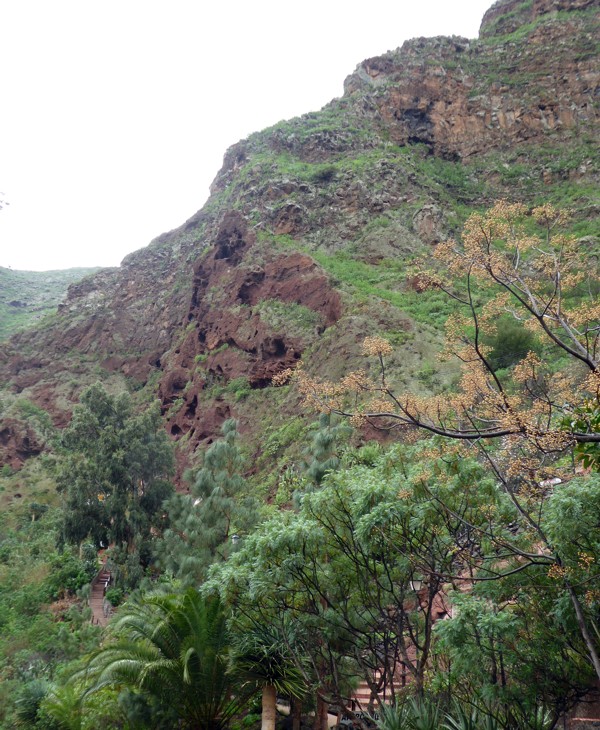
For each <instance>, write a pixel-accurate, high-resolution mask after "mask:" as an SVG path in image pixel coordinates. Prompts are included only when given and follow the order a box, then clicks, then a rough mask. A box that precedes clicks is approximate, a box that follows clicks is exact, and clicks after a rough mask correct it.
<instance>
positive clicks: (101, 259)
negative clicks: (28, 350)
mask: <svg viewBox="0 0 600 730" xmlns="http://www.w3.org/2000/svg"><path fill="white" fill-rule="evenodd" d="M491 4H492V0H420V2H414V0H372V1H371V2H355V1H354V0H302V2H282V1H281V0H279V2H277V1H275V0H254V1H253V2H250V1H244V0H220V2H217V1H216V0H215V1H214V2H211V3H207V2H202V1H201V0H160V1H158V0H103V2H97V1H96V2H92V0H51V1H50V0H0V69H1V70H2V77H3V78H2V83H1V85H0V100H1V102H0V103H1V107H0V191H2V192H3V193H4V197H5V199H6V200H7V201H8V202H9V203H10V205H9V206H7V207H5V208H4V209H3V210H2V211H0V266H11V267H12V268H14V269H30V270H38V271H40V270H46V269H57V268H67V267H71V266H96V265H100V266H116V265H118V264H119V262H120V261H121V259H122V258H123V257H124V256H125V255H126V254H127V253H129V252H131V251H134V250H136V249H138V248H141V247H142V246H145V245H146V244H147V243H149V242H150V240H151V239H152V238H154V237H155V236H157V235H158V234H160V233H162V232H163V231H167V230H170V229H172V228H175V227H176V226H178V225H180V224H181V223H183V221H184V220H186V219H187V218H189V217H190V216H191V215H192V214H193V213H195V212H196V210H198V209H199V208H200V207H201V206H202V204H203V203H204V202H205V200H206V198H207V196H208V186H209V185H210V183H211V181H212V180H213V178H214V177H215V175H216V173H217V171H218V169H219V168H220V166H221V162H222V158H223V154H224V152H225V150H226V148H227V147H229V146H230V145H231V144H233V143H235V142H237V141H238V140H239V139H241V138H243V137H245V136H247V135H248V134H250V133H251V132H254V131H256V130H259V129H263V128H264V127H267V126H270V125H271V124H275V123H276V122H278V121H279V120H281V119H288V118H290V117H294V116H298V115H300V114H303V113H305V112H308V111H314V110H317V109H320V108H321V107H322V106H323V105H324V104H326V103H327V102H328V101H330V100H331V99H332V98H334V97H336V96H341V94H342V91H343V81H344V78H345V77H346V76H347V75H348V74H350V73H351V72H352V71H353V70H354V68H355V67H356V65H357V64H358V63H359V62H360V61H362V60H363V59H365V58H369V57H371V56H375V55H379V54H381V53H384V52H385V51H387V50H390V49H394V48H397V47H398V46H400V45H401V44H402V43H403V42H404V41H405V40H406V39H408V38H413V37H416V36H434V35H453V34H455V35H463V36H467V37H470V38H474V37H476V35H477V31H478V28H479V23H480V21H481V18H482V16H483V13H484V12H485V10H486V9H487V8H488V7H489V6H490V5H491Z"/></svg>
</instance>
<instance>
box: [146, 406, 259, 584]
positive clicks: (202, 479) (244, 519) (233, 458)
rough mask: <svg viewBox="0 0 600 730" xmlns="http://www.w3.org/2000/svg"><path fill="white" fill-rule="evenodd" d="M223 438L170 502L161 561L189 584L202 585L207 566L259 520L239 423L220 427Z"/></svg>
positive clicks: (230, 548) (207, 454)
mask: <svg viewBox="0 0 600 730" xmlns="http://www.w3.org/2000/svg"><path fill="white" fill-rule="evenodd" d="M221 430H222V434H223V438H222V439H219V440H218V441H216V442H215V443H214V444H213V445H212V446H211V447H210V448H209V449H208V451H207V452H206V455H205V457H204V465H203V467H202V469H200V471H199V472H198V474H197V477H196V480H195V482H194V484H193V486H192V490H191V493H190V494H175V495H173V497H172V498H171V499H170V500H169V501H168V502H167V503H166V508H167V511H168V514H169V520H170V527H169V529H168V530H166V531H165V535H164V539H163V540H162V542H161V543H160V544H159V545H158V546H157V552H158V557H159V561H160V562H161V564H162V565H163V566H164V567H165V568H166V569H167V570H169V571H170V572H171V573H172V574H173V575H174V576H176V577H177V578H179V579H181V580H183V581H184V582H185V583H187V584H192V585H198V584H199V583H200V582H201V581H202V579H203V578H204V576H205V575H206V570H207V568H208V566H209V565H211V564H212V563H214V562H219V561H222V560H224V559H225V558H226V557H227V556H228V555H229V553H230V552H231V551H232V550H233V549H234V547H235V542H236V541H237V539H238V538H239V537H240V536H243V535H245V534H247V533H248V531H249V530H250V528H251V527H252V526H253V525H254V524H255V523H256V520H257V517H258V504H257V502H256V500H255V499H254V498H252V497H251V496H250V495H249V494H248V490H249V488H248V484H247V482H246V480H245V479H244V476H243V469H244V459H243V457H242V454H241V451H240V449H239V446H238V439H239V434H238V430H237V423H236V421H235V420H233V419H229V420H227V421H225V423H224V424H223V426H222V429H221Z"/></svg>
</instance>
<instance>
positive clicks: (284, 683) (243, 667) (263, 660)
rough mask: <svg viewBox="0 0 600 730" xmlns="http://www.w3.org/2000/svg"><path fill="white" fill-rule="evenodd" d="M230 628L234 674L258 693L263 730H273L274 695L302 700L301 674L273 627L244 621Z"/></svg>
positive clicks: (274, 626) (275, 627)
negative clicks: (258, 690)
mask: <svg viewBox="0 0 600 730" xmlns="http://www.w3.org/2000/svg"><path fill="white" fill-rule="evenodd" d="M233 626H234V633H233V637H234V638H233V641H234V656H233V662H234V666H235V669H236V672H238V673H239V674H240V676H241V677H242V678H244V679H246V681H248V682H250V683H252V684H254V685H256V686H258V688H259V689H260V691H261V694H262V730H275V721H276V717H277V695H278V694H279V695H285V696H287V697H289V698H290V699H296V700H301V699H302V697H304V695H305V693H306V685H305V682H304V678H303V676H302V673H301V672H300V671H299V670H298V668H297V667H296V666H295V665H294V662H293V657H292V654H291V651H290V645H289V636H284V635H283V634H282V633H281V632H280V631H278V628H277V626H276V625H273V624H263V623H256V622H253V623H250V622H248V621H247V620H246V621H237V622H234V624H233ZM288 628H289V627H288Z"/></svg>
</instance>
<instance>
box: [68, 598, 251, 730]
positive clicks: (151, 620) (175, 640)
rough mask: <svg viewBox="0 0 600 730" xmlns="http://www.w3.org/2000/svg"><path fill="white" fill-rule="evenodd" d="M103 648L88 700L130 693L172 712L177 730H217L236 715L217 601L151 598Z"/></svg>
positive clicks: (238, 699)
mask: <svg viewBox="0 0 600 730" xmlns="http://www.w3.org/2000/svg"><path fill="white" fill-rule="evenodd" d="M109 637H110V638H109V640H108V641H107V642H106V643H105V644H104V645H103V646H102V647H101V648H100V649H99V650H98V651H97V652H95V653H94V654H93V655H92V656H91V658H90V660H89V662H88V665H87V669H86V670H85V674H84V675H80V677H79V678H81V676H83V677H86V678H87V680H88V682H89V686H88V689H87V691H86V693H87V694H90V693H94V692H97V691H99V690H100V689H102V688H103V687H107V686H114V687H123V688H130V689H135V690H137V691H139V692H141V693H142V694H143V695H145V696H148V697H150V698H154V699H155V700H158V701H159V702H160V703H161V705H162V706H165V707H172V708H173V709H174V710H175V712H176V714H177V717H178V719H179V721H180V725H181V727H185V728H190V730H219V728H222V727H225V726H226V725H227V723H228V721H229V719H230V718H231V717H232V716H233V715H234V714H235V713H236V712H237V711H239V709H240V707H241V706H242V705H243V702H244V688H242V687H241V686H240V682H239V679H238V678H237V677H236V676H235V675H234V674H233V673H232V672H231V671H230V664H229V646H230V639H229V632H228V630H227V618H226V616H225V614H224V612H223V610H222V607H221V604H220V602H219V601H218V600H217V599H216V598H209V599H206V598H203V597H202V596H201V595H200V594H199V593H198V591H197V590H195V589H194V588H189V589H187V590H186V591H185V592H184V593H183V594H175V593H172V594H153V595H147V596H145V597H143V598H141V599H139V600H138V601H132V602H129V603H127V604H125V606H124V607H123V608H121V609H120V611H119V614H118V616H117V617H116V619H115V620H114V621H113V622H112V623H111V624H110V626H109Z"/></svg>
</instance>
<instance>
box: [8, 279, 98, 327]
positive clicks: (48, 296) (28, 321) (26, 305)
mask: <svg viewBox="0 0 600 730" xmlns="http://www.w3.org/2000/svg"><path fill="white" fill-rule="evenodd" d="M96 271H98V267H95V268H78V269H63V270H56V271H13V270H12V269H5V268H3V267H2V266H0V341H2V340H5V339H6V338H7V337H9V336H10V335H11V334H13V333H14V332H18V331H19V330H22V329H25V328H27V327H31V326H32V325H33V324H35V323H36V322H39V320H41V319H42V318H43V317H44V316H45V315H47V314H51V313H53V312H54V311H56V307H57V306H58V305H59V304H60V302H61V301H62V300H63V299H64V298H65V295H66V293H67V289H68V288H69V286H70V285H71V284H73V283H74V282H76V281H79V280H80V279H83V278H84V276H89V275H90V274H93V273H95V272H96Z"/></svg>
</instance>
